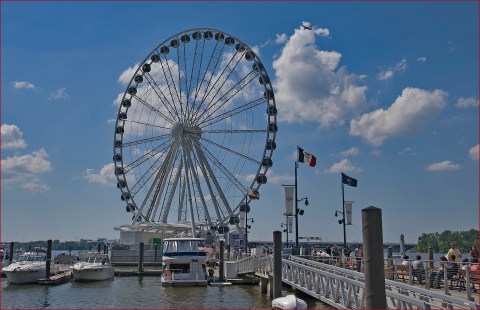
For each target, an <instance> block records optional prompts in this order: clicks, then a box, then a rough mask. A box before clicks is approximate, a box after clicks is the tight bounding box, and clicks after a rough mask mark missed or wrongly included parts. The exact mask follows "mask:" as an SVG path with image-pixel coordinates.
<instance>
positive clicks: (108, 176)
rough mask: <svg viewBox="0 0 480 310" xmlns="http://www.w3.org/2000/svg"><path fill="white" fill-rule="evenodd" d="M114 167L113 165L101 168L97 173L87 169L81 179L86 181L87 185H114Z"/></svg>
mask: <svg viewBox="0 0 480 310" xmlns="http://www.w3.org/2000/svg"><path fill="white" fill-rule="evenodd" d="M114 169H115V165H114V164H113V163H110V164H107V165H105V166H103V168H102V169H100V171H99V172H98V173H96V172H95V171H94V170H93V169H87V170H86V171H85V174H84V176H83V178H84V179H85V180H87V181H88V183H99V184H110V185H112V184H116V183H117V178H116V176H115V173H114Z"/></svg>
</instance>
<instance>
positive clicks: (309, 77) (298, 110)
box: [273, 23, 367, 127]
mask: <svg viewBox="0 0 480 310" xmlns="http://www.w3.org/2000/svg"><path fill="white" fill-rule="evenodd" d="M304 24H307V23H304ZM329 34H330V32H329V30H328V29H314V30H303V29H300V28H299V29H295V33H294V34H293V35H292V36H291V37H290V38H289V39H288V41H287V43H286V44H285V46H284V48H283V49H282V51H281V54H280V56H279V57H278V58H277V59H276V60H275V61H274V62H273V68H274V69H275V76H276V78H275V82H274V89H275V92H276V93H275V99H276V103H277V108H278V110H279V113H278V118H279V121H284V122H290V123H295V122H298V123H300V122H305V121H312V122H317V123H318V124H319V125H320V127H330V126H332V125H341V124H343V123H344V121H345V120H346V119H349V118H351V117H353V116H354V115H355V114H356V113H357V112H358V110H360V109H363V107H364V105H365V103H366V97H365V92H366V90H367V87H366V86H364V85H362V84H363V79H362V77H360V76H358V75H355V74H350V73H348V71H347V69H346V68H345V67H338V66H339V63H340V59H341V57H342V55H341V54H340V53H338V52H336V51H322V50H320V49H319V48H318V46H317V45H316V44H315V39H316V36H322V37H326V36H328V35H329Z"/></svg>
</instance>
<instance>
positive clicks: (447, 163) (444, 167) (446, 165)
mask: <svg viewBox="0 0 480 310" xmlns="http://www.w3.org/2000/svg"><path fill="white" fill-rule="evenodd" d="M458 169H460V165H459V164H456V163H454V162H452V161H451V160H444V161H441V162H438V163H433V164H430V165H428V167H427V170H428V171H452V170H458Z"/></svg>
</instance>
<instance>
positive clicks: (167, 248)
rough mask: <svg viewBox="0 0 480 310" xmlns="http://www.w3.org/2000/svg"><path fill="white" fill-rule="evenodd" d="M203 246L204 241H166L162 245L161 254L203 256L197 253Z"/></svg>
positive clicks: (203, 253) (201, 253) (202, 253)
mask: <svg viewBox="0 0 480 310" xmlns="http://www.w3.org/2000/svg"><path fill="white" fill-rule="evenodd" d="M204 246H205V241H204V240H166V241H165V242H164V243H163V253H164V254H167V255H168V253H176V254H178V253H185V254H189V255H205V252H199V250H200V249H201V248H203V247H204Z"/></svg>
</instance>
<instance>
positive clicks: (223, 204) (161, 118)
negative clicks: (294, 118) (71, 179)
mask: <svg viewBox="0 0 480 310" xmlns="http://www.w3.org/2000/svg"><path fill="white" fill-rule="evenodd" d="M276 115H277V109H276V105H275V98H274V92H273V88H272V85H271V82H270V79H269V77H268V74H267V72H266V71H265V67H264V66H263V64H262V62H261V61H260V59H259V58H258V56H257V55H256V54H255V52H254V51H253V50H252V49H251V48H250V47H248V46H247V45H246V44H245V43H244V42H242V41H241V40H239V39H238V38H236V37H234V36H232V35H230V34H227V33H225V32H223V31H219V30H215V29H209V28H197V29H191V30H186V31H183V32H180V33H178V34H176V35H173V36H171V37H170V38H168V39H166V40H165V41H163V42H162V43H160V44H159V45H158V46H157V47H156V48H155V49H153V51H152V52H150V54H148V56H147V57H146V58H145V59H144V60H143V61H142V62H141V63H140V64H138V68H137V69H136V72H135V73H134V74H133V76H132V78H131V80H130V83H129V84H128V86H127V88H126V91H125V93H124V95H123V98H122V101H121V104H120V107H119V109H118V113H117V119H116V125H115V134H114V155H113V161H114V164H115V175H116V177H117V187H118V188H119V189H120V191H121V199H122V200H123V201H125V202H126V211H127V212H130V213H132V225H148V224H151V225H161V224H166V223H182V225H188V227H190V229H191V230H192V232H193V233H194V234H197V233H198V232H199V231H216V232H218V233H225V232H227V231H228V230H229V225H236V226H237V228H239V227H241V223H240V221H239V215H243V216H245V214H244V213H245V212H248V210H249V209H250V207H249V205H248V203H249V202H250V199H251V198H253V197H254V196H255V195H258V193H259V191H258V190H259V188H260V186H261V185H263V184H265V183H267V176H266V173H267V170H268V169H269V168H270V167H271V166H272V154H273V151H274V150H275V148H276V143H275V136H276V132H277V128H278V127H277V122H276V119H277V118H276ZM242 212H243V214H241V213H242Z"/></svg>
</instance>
